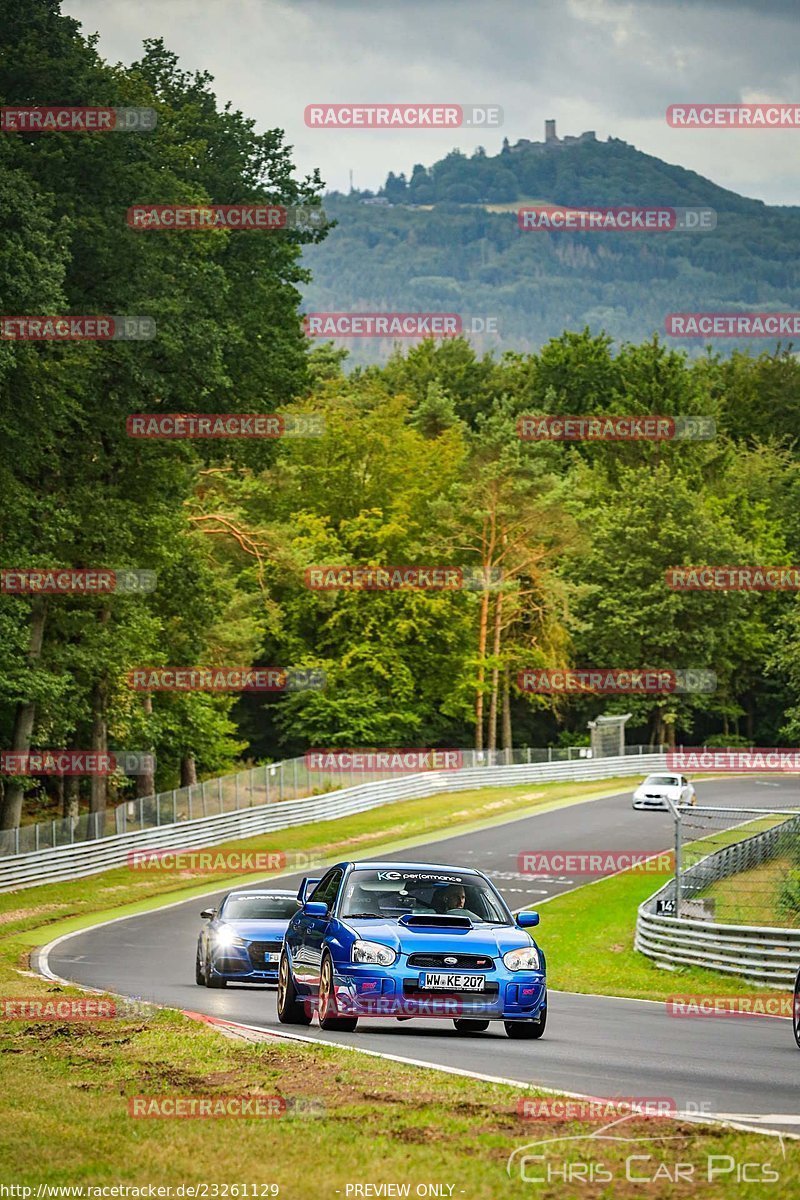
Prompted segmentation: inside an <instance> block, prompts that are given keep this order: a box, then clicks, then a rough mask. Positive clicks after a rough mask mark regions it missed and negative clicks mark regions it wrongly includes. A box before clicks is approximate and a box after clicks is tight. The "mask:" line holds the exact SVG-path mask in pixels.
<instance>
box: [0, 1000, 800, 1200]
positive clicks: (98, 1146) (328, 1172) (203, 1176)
mask: <svg viewBox="0 0 800 1200" xmlns="http://www.w3.org/2000/svg"><path fill="white" fill-rule="evenodd" d="M393 1048H394V1047H393ZM2 1049H3V1051H4V1053H3V1055H2V1057H0V1087H2V1089H3V1102H4V1113H5V1120H4V1121H3V1122H2V1125H0V1164H2V1166H0V1179H2V1181H3V1182H7V1183H10V1182H13V1183H16V1184H18V1185H19V1184H22V1185H26V1186H29V1187H32V1188H33V1189H34V1192H33V1195H34V1197H35V1195H36V1191H35V1189H36V1187H37V1186H38V1185H39V1184H43V1183H45V1184H51V1185H63V1186H76V1185H78V1186H80V1185H83V1186H84V1187H86V1186H95V1187H101V1186H103V1185H112V1186H113V1185H119V1184H124V1185H129V1186H139V1187H142V1186H144V1187H146V1186H147V1185H148V1184H155V1185H158V1186H162V1187H171V1188H173V1189H174V1188H177V1187H178V1186H179V1185H181V1184H183V1185H186V1184H195V1185H196V1184H200V1183H206V1184H209V1185H212V1186H213V1185H215V1184H216V1185H220V1189H219V1190H218V1191H217V1192H216V1195H217V1196H224V1195H225V1192H224V1191H223V1190H222V1189H223V1188H224V1186H225V1185H227V1186H228V1187H229V1188H231V1187H232V1185H236V1184H239V1185H241V1184H243V1183H245V1184H248V1185H254V1186H255V1188H256V1189H257V1190H256V1191H255V1192H252V1191H251V1192H250V1193H249V1194H251V1195H253V1194H255V1195H258V1196H263V1195H269V1194H270V1193H269V1191H268V1190H267V1189H268V1185H270V1184H277V1185H278V1187H279V1189H280V1190H279V1195H280V1197H281V1198H282V1200H312V1198H314V1200H327V1198H329V1197H330V1198H331V1200H335V1198H336V1197H337V1196H341V1197H344V1196H346V1195H347V1194H348V1193H347V1188H348V1185H350V1186H351V1187H352V1186H353V1185H354V1184H362V1185H363V1184H372V1185H373V1186H374V1185H379V1184H381V1183H383V1184H395V1185H401V1186H405V1185H408V1186H409V1188H410V1192H409V1194H411V1195H412V1196H413V1195H414V1194H416V1193H415V1189H416V1188H417V1187H418V1185H420V1184H422V1185H424V1184H431V1183H438V1184H439V1185H444V1186H445V1188H446V1189H447V1190H445V1191H444V1192H443V1193H442V1192H440V1193H438V1194H439V1195H442V1194H443V1195H446V1196H447V1195H453V1196H456V1197H458V1196H464V1197H469V1198H470V1200H496V1198H497V1197H499V1196H508V1197H524V1196H531V1195H536V1196H543V1197H550V1198H552V1197H555V1196H578V1195H590V1196H598V1195H599V1194H600V1193H599V1192H598V1191H597V1190H595V1189H588V1190H587V1189H586V1188H585V1187H583V1186H581V1185H580V1183H578V1184H576V1186H575V1187H574V1188H572V1187H569V1186H567V1187H565V1186H564V1183H563V1175H562V1176H561V1178H559V1175H558V1174H556V1175H555V1178H554V1181H553V1183H552V1185H550V1186H547V1187H540V1188H536V1190H533V1189H532V1187H531V1184H530V1183H529V1182H523V1181H522V1180H520V1178H519V1174H518V1173H517V1175H516V1177H515V1178H512V1179H511V1180H509V1179H508V1177H507V1175H506V1162H507V1160H508V1156H509V1154H510V1153H511V1152H512V1151H515V1150H519V1149H520V1148H521V1147H523V1146H525V1145H526V1144H528V1143H530V1142H534V1141H539V1140H542V1139H551V1138H575V1137H578V1136H583V1135H589V1134H590V1133H592V1132H593V1131H595V1130H596V1129H597V1128H598V1126H599V1125H601V1124H603V1122H598V1121H595V1122H592V1121H589V1120H585V1119H584V1120H575V1119H566V1120H541V1119H540V1120H535V1121H533V1120H526V1119H523V1118H522V1117H521V1116H520V1115H519V1114H518V1110H517V1101H518V1099H519V1098H521V1097H522V1096H527V1097H530V1096H531V1095H532V1094H533V1095H535V1094H536V1093H530V1092H523V1090H522V1089H518V1088H512V1087H504V1086H501V1085H495V1084H490V1083H486V1082H482V1081H476V1080H469V1079H463V1078H459V1077H455V1076H452V1075H447V1074H443V1073H440V1072H434V1071H423V1070H420V1069H419V1068H415V1067H411V1066H407V1065H403V1064H399V1063H395V1062H390V1061H384V1060H381V1059H377V1058H373V1057H369V1056H365V1055H356V1054H353V1053H351V1052H348V1051H346V1050H337V1049H335V1048H333V1047H323V1046H318V1045H315V1046H307V1045H306V1046H303V1045H299V1044H291V1043H282V1042H278V1041H276V1042H271V1043H261V1044H257V1045H250V1044H247V1045H245V1044H243V1043H236V1042H231V1041H229V1040H228V1039H227V1038H224V1037H222V1036H220V1035H219V1034H218V1033H216V1032H214V1031H213V1030H211V1029H209V1028H208V1027H207V1026H205V1025H201V1024H198V1023H195V1022H192V1021H189V1020H187V1019H185V1018H181V1017H179V1016H178V1015H175V1014H170V1013H166V1012H164V1013H159V1014H157V1015H156V1016H155V1017H154V1018H153V1019H152V1020H149V1021H143V1020H140V1021H138V1022H131V1021H119V1020H110V1021H106V1022H103V1023H100V1022H96V1023H94V1024H80V1025H79V1024H72V1025H67V1024H64V1023H62V1024H60V1025H53V1024H48V1025H43V1024H40V1025H33V1026H27V1027H26V1026H25V1025H23V1024H22V1023H20V1022H14V1023H13V1024H12V1025H7V1026H6V1028H5V1029H4V1030H3V1047H2ZM535 1057H536V1056H535V1052H532V1053H531V1059H532V1069H533V1070H535V1066H533V1063H534V1062H535ZM256 1095H261V1096H265V1097H274V1096H280V1097H282V1098H283V1099H284V1100H285V1101H287V1102H291V1101H292V1100H297V1101H299V1102H300V1104H301V1105H303V1104H308V1103H309V1102H310V1101H314V1104H315V1106H316V1107H317V1111H320V1108H321V1113H320V1115H318V1116H305V1115H303V1114H302V1109H301V1110H300V1112H298V1113H297V1114H294V1113H292V1112H291V1110H288V1111H287V1115H284V1116H278V1117H271V1118H269V1117H268V1118H262V1119H257V1118H253V1119H237V1118H235V1117H221V1118H216V1119H205V1120H202V1119H194V1120H193V1119H175V1118H172V1119H171V1118H151V1119H147V1118H136V1117H132V1116H129V1115H128V1105H129V1102H130V1100H131V1099H132V1098H134V1097H137V1096H157V1097H159V1098H160V1099H161V1100H163V1099H164V1098H166V1097H176V1096H180V1097H187V1096H192V1097H212V1098H216V1099H221V1098H223V1097H233V1096H250V1097H252V1096H256ZM624 1136H625V1137H628V1138H635V1137H639V1138H644V1139H647V1138H653V1137H656V1138H664V1139H669V1140H665V1141H664V1142H663V1144H660V1143H658V1142H656V1143H653V1142H647V1141H644V1142H634V1143H633V1144H630V1143H627V1144H626V1143H618V1142H608V1141H606V1142H603V1143H600V1144H595V1145H594V1147H593V1145H592V1143H591V1142H587V1141H585V1140H581V1141H579V1142H574V1141H565V1142H562V1143H560V1144H551V1145H549V1146H548V1147H545V1150H546V1152H547V1158H548V1162H549V1163H550V1164H551V1167H550V1170H551V1171H554V1172H563V1171H565V1170H570V1171H575V1172H577V1173H578V1177H580V1173H581V1172H584V1173H585V1171H586V1169H587V1166H586V1164H587V1162H589V1163H597V1164H602V1167H603V1169H604V1170H605V1171H607V1172H611V1173H613V1176H614V1178H615V1180H617V1181H618V1183H616V1184H615V1185H614V1188H613V1190H608V1191H603V1193H602V1194H603V1195H604V1196H605V1195H608V1196H614V1197H618V1198H619V1197H627V1196H630V1195H637V1196H641V1195H642V1194H645V1195H646V1196H647V1197H648V1200H661V1198H662V1197H663V1198H666V1197H668V1196H675V1195H678V1196H683V1195H687V1196H688V1195H693V1194H696V1192H697V1190H699V1189H702V1192H703V1195H704V1196H708V1197H711V1198H717V1197H720V1198H722V1197H733V1196H737V1197H739V1196H742V1197H751V1196H752V1197H756V1196H763V1195H764V1191H763V1188H762V1185H760V1184H759V1185H748V1184H740V1185H737V1184H735V1183H733V1182H730V1181H729V1180H725V1181H721V1180H720V1181H715V1182H712V1183H710V1184H709V1183H705V1182H704V1181H705V1178H706V1175H707V1171H708V1160H709V1156H723V1155H730V1156H731V1157H732V1158H733V1159H734V1160H736V1161H739V1162H744V1161H747V1162H754V1161H758V1162H762V1161H763V1162H769V1163H771V1164H772V1167H773V1168H774V1169H776V1170H777V1171H778V1172H779V1174H780V1190H778V1187H774V1188H773V1190H771V1192H770V1194H771V1195H775V1196H778V1195H782V1196H789V1195H792V1194H795V1195H796V1194H797V1192H798V1190H799V1189H800V1151H799V1150H798V1149H797V1147H796V1146H794V1145H790V1146H789V1148H788V1151H787V1158H786V1160H785V1161H784V1160H783V1159H782V1156H781V1151H780V1146H779V1144H778V1142H777V1141H776V1140H775V1139H769V1138H767V1137H766V1136H764V1135H762V1134H747V1133H742V1132H738V1131H731V1130H724V1129H720V1128H714V1127H711V1126H698V1125H692V1124H689V1123H688V1122H678V1121H673V1120H649V1121H648V1120H645V1119H642V1118H636V1119H633V1120H631V1121H629V1122H626V1123H625V1126H624ZM532 1153H541V1148H539V1147H537V1148H535V1149H534V1150H533V1151H532ZM634 1153H644V1154H648V1155H651V1156H652V1157H651V1158H650V1160H649V1162H648V1163H646V1164H645V1163H641V1162H640V1163H637V1164H636V1166H637V1174H639V1175H642V1174H643V1171H644V1169H645V1168H646V1170H647V1171H648V1174H649V1175H651V1176H654V1175H655V1173H656V1171H657V1170H658V1171H660V1172H661V1177H660V1178H659V1179H658V1180H657V1181H655V1182H653V1183H651V1184H649V1185H648V1186H647V1187H646V1188H645V1189H644V1192H643V1190H642V1185H641V1184H632V1183H630V1182H627V1181H626V1166H625V1160H626V1158H627V1156H628V1155H630V1154H634ZM717 1161H719V1158H718V1159H717ZM677 1163H691V1164H693V1166H694V1168H695V1170H696V1173H697V1181H698V1182H699V1188H698V1186H697V1184H695V1186H690V1185H689V1184H686V1183H684V1184H682V1185H678V1186H677V1187H676V1185H675V1184H674V1183H672V1182H670V1179H669V1175H670V1174H672V1173H674V1172H675V1170H676V1164H677ZM565 1164H566V1165H565ZM662 1164H663V1165H662ZM546 1169H547V1168H545V1167H543V1166H542V1164H540V1163H536V1164H531V1165H530V1166H529V1168H528V1170H529V1172H531V1171H535V1173H537V1174H541V1172H542V1171H543V1170H546ZM451 1188H452V1191H450V1189H451ZM175 1194H176V1193H175V1192H173V1196H174V1195H175ZM207 1194H208V1195H209V1196H214V1194H215V1193H214V1192H213V1191H211V1190H210V1191H209V1192H208V1193H207ZM242 1194H243V1193H242V1192H241V1191H239V1193H238V1195H240V1196H241V1195H242ZM349 1194H350V1195H353V1194H354V1193H353V1192H352V1191H351V1192H350V1193H349ZM364 1194H367V1195H369V1194H372V1195H376V1194H380V1193H377V1192H372V1193H369V1192H367V1193H364V1192H361V1195H362V1196H363V1195H364ZM390 1194H391V1193H390ZM394 1194H395V1195H397V1194H402V1193H397V1192H395V1193H394ZM420 1194H424V1193H420ZM145 1195H146V1193H145ZM227 1195H228V1196H231V1195H234V1196H235V1195H237V1193H236V1191H233V1190H229V1191H228V1192H227Z"/></svg>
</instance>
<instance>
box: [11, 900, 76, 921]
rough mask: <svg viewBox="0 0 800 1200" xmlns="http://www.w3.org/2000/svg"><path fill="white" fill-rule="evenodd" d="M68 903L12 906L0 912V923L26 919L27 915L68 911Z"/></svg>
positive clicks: (36, 915)
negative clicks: (34, 906)
mask: <svg viewBox="0 0 800 1200" xmlns="http://www.w3.org/2000/svg"><path fill="white" fill-rule="evenodd" d="M69 907H70V906H69V905H68V904H40V905H38V906H37V907H36V908H13V909H10V910H9V911H8V912H4V913H0V925H11V924H12V923H13V922H14V921H26V920H27V919H28V917H40V916H42V915H43V914H44V913H54V912H57V913H64V912H69Z"/></svg>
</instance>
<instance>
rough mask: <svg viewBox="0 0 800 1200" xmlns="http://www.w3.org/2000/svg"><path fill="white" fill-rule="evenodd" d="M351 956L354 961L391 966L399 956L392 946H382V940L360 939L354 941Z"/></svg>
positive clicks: (376, 965) (378, 965)
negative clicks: (369, 940) (367, 940)
mask: <svg viewBox="0 0 800 1200" xmlns="http://www.w3.org/2000/svg"><path fill="white" fill-rule="evenodd" d="M350 958H351V961H352V962H354V963H371V964H372V965H373V966H375V967H390V966H391V965H392V963H393V962H394V960H395V959H396V958H397V953H396V951H394V950H392V949H391V947H390V946H382V945H381V943H380V942H364V941H361V940H360V939H359V940H358V941H357V942H353V949H352V951H351V953H350Z"/></svg>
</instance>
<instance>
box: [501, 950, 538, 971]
mask: <svg viewBox="0 0 800 1200" xmlns="http://www.w3.org/2000/svg"><path fill="white" fill-rule="evenodd" d="M503 962H504V963H505V965H506V966H507V967H508V969H509V971H538V970H539V951H538V950H537V949H536V947H535V946H522V947H521V948H520V949H519V950H509V952H508V954H504V955H503Z"/></svg>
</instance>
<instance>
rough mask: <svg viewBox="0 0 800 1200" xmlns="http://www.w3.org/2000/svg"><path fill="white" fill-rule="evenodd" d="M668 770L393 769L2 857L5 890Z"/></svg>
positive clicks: (630, 766) (655, 760) (660, 762)
mask: <svg viewBox="0 0 800 1200" xmlns="http://www.w3.org/2000/svg"><path fill="white" fill-rule="evenodd" d="M664 769H665V756H664V755H663V754H642V755H639V754H636V755H626V756H624V757H621V758H595V759H591V758H585V759H578V760H575V761H572V762H569V761H568V762H552V763H546V762H545V763H521V764H518V765H516V766H477V767H467V768H462V769H460V770H456V771H423V772H418V773H417V774H413V775H401V776H399V777H398V776H394V777H393V778H391V779H382V780H379V781H377V782H372V783H362V784H358V785H357V786H355V787H348V788H341V789H339V790H337V791H331V792H327V793H325V794H323V795H317V796H310V797H307V798H305V799H288V800H287V799H284V800H282V801H280V800H279V801H276V802H274V803H269V804H261V805H257V806H253V807H247V808H240V809H239V810H237V811H233V812H221V813H217V814H216V815H213V816H207V817H200V818H196V819H192V820H188V819H187V820H182V821H177V822H171V823H170V824H167V825H160V826H155V827H153V828H148V829H138V830H134V831H128V832H127V833H119V834H116V835H114V836H111V837H104V838H98V839H96V840H94V841H87V842H76V843H75V844H74V845H67V846H57V847H55V848H50V849H47V850H39V851H33V852H29V853H26V854H18V855H11V856H7V857H5V858H0V892H7V891H14V890H17V889H19V888H27V887H34V886H35V885H36V884H39V883H52V882H55V881H57V880H64V879H79V878H82V877H83V876H86V875H94V874H97V873H98V872H100V871H106V870H108V869H109V868H111V867H118V866H123V865H124V864H125V863H126V862H127V861H128V856H129V855H130V854H132V853H133V852H134V851H141V850H156V849H163V850H166V849H173V850H174V849H181V850H194V849H200V848H202V847H206V846H215V845H220V844H221V843H223V842H229V841H234V840H238V839H240V838H248V837H253V836H255V835H257V834H261V833H271V832H274V831H276V830H279V829H288V828H290V827H291V826H293V825H306V824H309V823H311V822H314V821H328V820H333V819H335V818H336V817H343V816H349V815H351V814H353V813H358V812H365V811H366V810H367V809H370V808H377V807H379V806H380V805H383V804H391V803H393V802H395V801H398V800H411V799H416V798H418V797H422V796H432V795H437V794H439V793H444V792H456V791H462V790H467V789H469V790H471V789H474V788H484V787H492V786H497V785H505V786H509V787H513V786H514V785H516V784H521V783H545V782H559V781H565V782H569V781H572V780H574V781H580V780H592V779H598V780H599V779H608V778H611V777H613V776H620V775H626V776H627V775H642V774H648V773H649V772H651V771H657V770H664Z"/></svg>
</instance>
